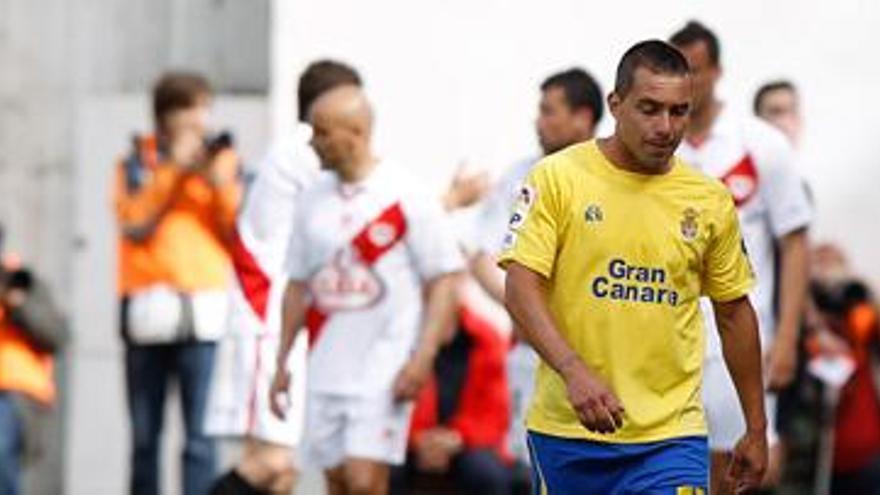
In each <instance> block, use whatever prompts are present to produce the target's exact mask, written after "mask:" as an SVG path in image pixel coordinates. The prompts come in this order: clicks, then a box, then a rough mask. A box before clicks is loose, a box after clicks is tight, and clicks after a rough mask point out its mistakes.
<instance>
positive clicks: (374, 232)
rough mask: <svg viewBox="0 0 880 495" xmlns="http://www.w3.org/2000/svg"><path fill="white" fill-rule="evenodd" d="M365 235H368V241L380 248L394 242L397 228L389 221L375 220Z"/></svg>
mask: <svg viewBox="0 0 880 495" xmlns="http://www.w3.org/2000/svg"><path fill="white" fill-rule="evenodd" d="M367 236H369V238H370V242H372V243H373V244H375V245H376V247H380V248H381V247H385V246H387V245H389V244H391V243H392V242H394V239H395V237H396V236H397V229H396V228H395V227H394V225H391V224H390V223H385V222H377V223H375V224H373V225H371V226H370V230H369V231H367Z"/></svg>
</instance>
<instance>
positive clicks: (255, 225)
mask: <svg viewBox="0 0 880 495" xmlns="http://www.w3.org/2000/svg"><path fill="white" fill-rule="evenodd" d="M310 137H311V129H310V128H309V127H308V126H305V125H300V126H298V127H297V128H296V133H295V135H294V137H293V139H290V140H286V141H282V142H280V143H278V144H277V145H275V146H274V147H273V148H272V149H271V150H270V151H269V153H268V154H267V155H266V157H265V158H264V160H263V163H262V165H261V166H260V168H259V169H258V172H257V176H256V178H255V179H254V182H253V183H252V184H251V186H250V187H249V188H248V192H247V196H246V197H245V201H244V206H243V208H242V210H241V213H240V215H239V217H238V222H237V229H238V234H239V238H240V240H241V244H243V246H242V247H243V248H244V249H245V250H246V251H247V253H249V254H250V255H252V256H253V258H254V261H255V262H256V264H257V267H258V268H259V269H260V270H261V271H262V272H263V273H264V274H265V275H266V276H267V277H268V278H269V279H270V280H271V290H270V292H269V293H268V294H265V295H264V294H258V293H257V294H255V293H254V292H253V287H249V284H248V283H246V282H244V283H243V281H242V278H241V276H239V277H236V282H237V284H236V285H237V286H238V287H237V289H238V290H239V291H241V292H242V295H243V296H244V298H245V299H246V300H247V301H250V307H249V308H248V307H243V308H241V309H245V310H248V311H249V312H251V313H254V314H255V315H257V316H259V317H260V320H264V321H263V322H262V323H260V322H259V321H256V322H254V326H253V327H252V328H247V327H246V326H245V327H242V326H241V325H239V326H237V328H232V329H230V330H231V331H249V332H258V333H261V332H264V331H268V332H270V333H276V334H277V333H280V330H281V298H282V296H283V293H284V286H285V283H286V281H287V278H286V274H285V270H284V256H285V255H286V253H287V242H288V241H289V240H290V231H291V228H292V226H293V218H294V208H295V204H296V197H297V196H298V195H299V193H300V192H301V191H302V190H303V189H305V188H307V187H308V186H310V185H311V184H312V183H313V182H314V181H315V180H316V179H317V177H318V176H319V175H320V174H321V172H320V169H319V164H318V158H317V156H315V153H314V152H313V151H312V149H311V148H310V147H309V145H308V140H309V139H310ZM234 255H235V258H237V259H235V260H234V261H236V262H243V261H245V260H243V259H241V258H244V257H246V256H247V254H246V253H238V252H237V251H236V252H235V253H234ZM242 255H244V256H242ZM236 268H238V266H236ZM239 274H240V271H239ZM261 298H265V299H266V302H265V303H264V304H265V309H264V310H262V311H259V306H260V299H261ZM235 302H236V303H239V302H241V301H235ZM236 305H237V306H241V305H240V304H236ZM255 305H256V306H257V307H256V308H254V306H255ZM261 313H264V315H263V314H261ZM263 316H265V318H263Z"/></svg>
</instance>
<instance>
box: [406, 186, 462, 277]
mask: <svg viewBox="0 0 880 495" xmlns="http://www.w3.org/2000/svg"><path fill="white" fill-rule="evenodd" d="M430 198H431V196H430V195H425V196H424V197H421V198H414V199H413V200H412V201H407V202H406V203H404V211H405V213H406V216H407V219H406V220H407V235H406V242H407V246H408V248H409V249H410V252H411V254H412V256H413V258H414V261H415V264H416V270H417V271H418V273H419V276H421V278H422V280H431V279H433V278H436V277H439V276H441V275H445V274H448V273H454V272H458V271H461V270H463V269H464V256H463V255H462V252H461V249H459V246H458V241H457V238H456V235H455V230H454V229H453V228H452V221H451V219H450V218H449V217H448V216H447V215H446V214H445V213H444V212H443V210H442V209H441V207H440V204H439V203H438V202H437V201H432V200H431V199H430Z"/></svg>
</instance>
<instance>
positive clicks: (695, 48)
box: [677, 41, 721, 112]
mask: <svg viewBox="0 0 880 495" xmlns="http://www.w3.org/2000/svg"><path fill="white" fill-rule="evenodd" d="M677 48H678V49H679V50H680V51H681V53H682V54H683V55H684V57H685V58H686V59H687V61H688V65H689V66H690V68H691V78H692V79H693V81H694V105H693V106H694V111H695V112H700V111H701V110H702V109H704V108H706V106H707V105H708V104H709V102H711V101H712V97H713V96H714V94H715V84H716V83H717V82H718V79H719V78H720V77H721V67H718V66H717V65H715V64H714V63H712V59H711V58H710V57H709V47H708V46H706V43H705V42H704V41H698V42H696V43H691V44H690V45H687V46H679V47H677Z"/></svg>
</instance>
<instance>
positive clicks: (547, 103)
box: [535, 86, 589, 155]
mask: <svg viewBox="0 0 880 495" xmlns="http://www.w3.org/2000/svg"><path fill="white" fill-rule="evenodd" d="M538 111H539V114H538V119H537V121H536V122H535V127H536V128H537V130H538V140H539V141H540V143H541V149H542V150H544V154H545V155H549V154H550V153H555V152H557V151H559V150H561V149H563V148H565V147H568V146H571V145H572V144H575V143H577V142H580V141H583V140H585V139H588V138H589V137H588V136H587V135H586V134H585V133H586V131H587V129H586V127H587V126H588V125H589V123H588V122H586V120H588V119H589V112H588V111H586V110H580V111H575V110H573V109H572V108H571V106H569V104H568V100H567V99H566V98H565V90H564V89H562V88H560V87H553V86H551V87H549V88H547V90H546V91H544V92H543V93H542V94H541V104H540V106H539V109H538Z"/></svg>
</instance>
